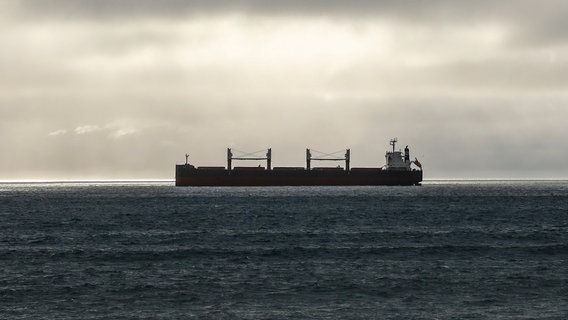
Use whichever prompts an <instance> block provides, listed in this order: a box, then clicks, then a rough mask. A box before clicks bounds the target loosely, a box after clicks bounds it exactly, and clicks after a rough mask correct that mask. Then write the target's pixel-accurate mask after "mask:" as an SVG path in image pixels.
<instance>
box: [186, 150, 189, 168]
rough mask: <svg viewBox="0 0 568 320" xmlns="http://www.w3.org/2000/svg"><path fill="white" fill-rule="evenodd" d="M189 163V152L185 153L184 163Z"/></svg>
mask: <svg viewBox="0 0 568 320" xmlns="http://www.w3.org/2000/svg"><path fill="white" fill-rule="evenodd" d="M188 164H189V154H187V153H186V154H185V165H186V166H187V165H188Z"/></svg>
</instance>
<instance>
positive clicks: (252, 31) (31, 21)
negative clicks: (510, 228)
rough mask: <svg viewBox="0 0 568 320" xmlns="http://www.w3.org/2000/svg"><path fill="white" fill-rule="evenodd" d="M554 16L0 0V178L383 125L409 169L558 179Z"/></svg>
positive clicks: (66, 175)
mask: <svg viewBox="0 0 568 320" xmlns="http://www.w3.org/2000/svg"><path fill="white" fill-rule="evenodd" d="M567 16H568V2H567V1H565V0H547V1H528V0H503V1H454V0H440V1H419V0H414V1H396V0H392V1H380V0H377V1H369V0H351V1H338V0H326V1H324V0H312V1H299V0H289V1H272V0H263V1H260V0H256V1H255V0H242V1H228V0H220V1H205V0H199V1H191V0H189V1H181V0H161V1H148V0H112V1H111V0H97V1H90V0H58V1H56V0H42V1H33V0H14V1H2V2H0V28H1V30H2V31H1V32H0V148H1V149H0V180H89V179H172V178H173V177H174V166H175V164H176V163H183V162H185V157H184V155H185V154H186V153H188V154H189V155H190V156H189V159H190V162H191V163H192V164H195V165H197V166H199V165H201V166H207V165H220V166H222V165H225V162H226V148H227V147H232V148H234V149H235V150H242V151H245V152H252V151H257V150H262V149H266V148H269V147H270V148H272V157H273V166H303V165H305V148H312V149H314V150H320V151H322V152H325V153H328V152H334V151H338V150H343V149H346V148H350V149H351V158H352V160H351V165H352V167H379V166H383V165H384V162H385V159H384V156H385V152H386V151H387V150H388V149H389V148H390V146H389V140H390V139H391V138H394V137H397V138H398V141H399V145H397V148H404V146H406V145H408V146H409V148H410V152H411V156H412V158H414V157H417V158H418V159H419V160H420V162H421V163H422V165H423V167H424V176H425V178H426V179H444V178H455V179H459V178H469V179H477V178H480V179H489V178H496V179H503V178H504V179H508V178H510V179H523V178H529V179H539V178H543V179H566V178H568V168H567V166H566V163H567V159H568V142H567V138H568V125H567V124H568V91H567V90H566V88H567V87H568V19H566V17H567ZM321 164H322V165H327V164H325V163H321ZM239 165H256V164H253V163H239ZM329 165H336V163H329Z"/></svg>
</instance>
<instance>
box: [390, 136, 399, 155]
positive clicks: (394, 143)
mask: <svg viewBox="0 0 568 320" xmlns="http://www.w3.org/2000/svg"><path fill="white" fill-rule="evenodd" d="M397 142H398V139H397V138H393V139H391V141H390V145H391V146H392V152H393V153H394V149H395V145H396V143H397Z"/></svg>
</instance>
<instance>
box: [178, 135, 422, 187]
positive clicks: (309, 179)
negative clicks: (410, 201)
mask: <svg viewBox="0 0 568 320" xmlns="http://www.w3.org/2000/svg"><path fill="white" fill-rule="evenodd" d="M396 143H397V139H396V138H395V139H392V140H391V141H390V145H391V146H392V151H387V153H386V155H385V160H386V164H385V165H384V166H383V167H377V168H350V166H349V165H350V158H351V152H350V150H349V149H347V150H346V152H345V156H344V157H343V158H329V157H323V158H317V157H312V153H311V150H310V149H306V167H305V168H304V167H274V168H273V167H272V150H271V149H268V150H267V152H266V156H263V157H250V156H243V157H234V156H233V153H232V150H231V149H230V148H228V149H227V167H226V168H225V167H195V166H193V165H191V164H189V162H188V159H189V156H188V155H187V154H186V161H185V164H178V165H176V182H175V183H176V186H357V185H360V186H364V185H404V186H406V185H420V183H421V182H422V176H423V171H422V165H421V163H420V162H419V161H418V159H416V158H415V160H413V161H411V160H410V151H409V149H408V146H406V148H405V149H404V152H403V151H396V150H395V145H396ZM233 160H266V167H262V166H258V167H234V168H233V165H232V164H233ZM318 160H326V161H345V168H342V167H340V166H337V167H314V168H312V166H311V164H312V161H318ZM411 166H415V168H412V167H411Z"/></svg>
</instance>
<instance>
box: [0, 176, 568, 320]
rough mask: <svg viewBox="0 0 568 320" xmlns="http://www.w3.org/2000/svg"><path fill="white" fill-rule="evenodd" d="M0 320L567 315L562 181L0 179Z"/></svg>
mask: <svg viewBox="0 0 568 320" xmlns="http://www.w3.org/2000/svg"><path fill="white" fill-rule="evenodd" d="M0 268H1V269H0V270H1V273H0V318H1V319H192V318H194V319H566V318H567V315H568V182H566V181H540V182H539V181H484V182H475V181H466V182H456V181H453V182H452V181H437V182H427V183H425V184H424V185H423V186H422V187H273V188H266V187H264V188H251V187H243V188H176V187H173V184H172V183H122V184H120V183H118V184H117V183H99V184H97V183H49V184H6V183H5V184H0Z"/></svg>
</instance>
